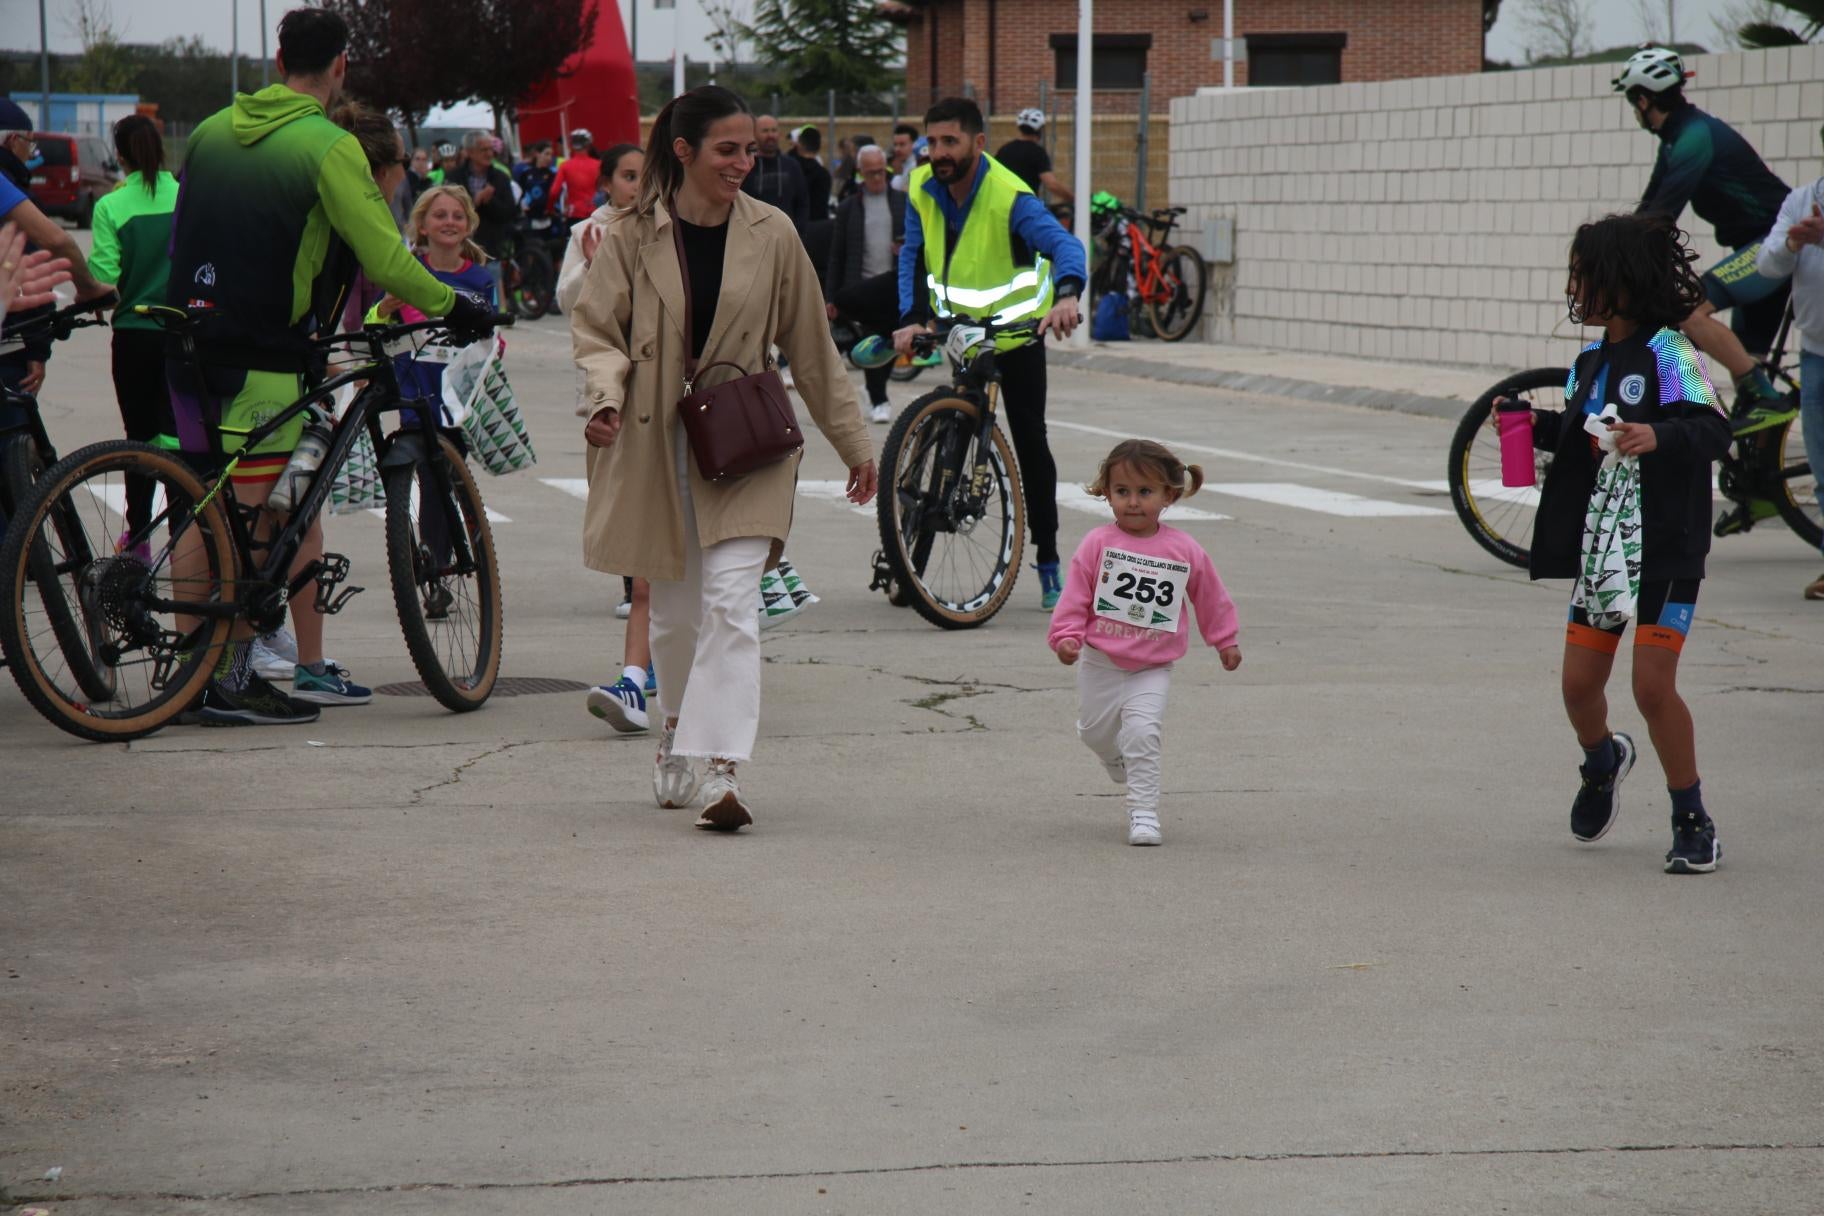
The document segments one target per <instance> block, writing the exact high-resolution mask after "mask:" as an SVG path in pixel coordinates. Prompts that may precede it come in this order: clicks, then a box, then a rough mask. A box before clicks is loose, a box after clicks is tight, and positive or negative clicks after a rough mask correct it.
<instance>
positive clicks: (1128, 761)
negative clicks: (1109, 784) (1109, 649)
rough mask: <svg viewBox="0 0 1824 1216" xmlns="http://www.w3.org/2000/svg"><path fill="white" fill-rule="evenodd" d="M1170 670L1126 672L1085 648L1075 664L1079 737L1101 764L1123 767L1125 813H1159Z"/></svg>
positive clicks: (1156, 669) (1091, 647)
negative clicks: (1124, 770) (1124, 774)
mask: <svg viewBox="0 0 1824 1216" xmlns="http://www.w3.org/2000/svg"><path fill="white" fill-rule="evenodd" d="M1171 687H1172V666H1171V664H1170V663H1167V664H1165V665H1164V666H1162V667H1148V668H1145V669H1144V670H1141V671H1127V670H1125V669H1124V668H1121V667H1117V666H1116V665H1115V662H1114V660H1113V659H1110V658H1109V657H1108V656H1107V655H1105V654H1103V653H1102V652H1101V651H1100V650H1097V649H1096V648H1095V647H1093V646H1091V645H1089V644H1088V643H1085V644H1084V646H1083V651H1082V657H1081V658H1079V659H1078V660H1077V737H1078V738H1079V739H1081V740H1083V742H1084V743H1085V744H1086V745H1087V746H1088V747H1089V750H1090V751H1092V752H1094V753H1096V758H1097V759H1099V760H1101V761H1102V763H1103V764H1105V765H1111V764H1116V763H1121V764H1125V765H1126V766H1127V809H1128V810H1129V811H1157V810H1158V809H1159V754H1160V750H1161V743H1162V738H1163V734H1164V730H1165V698H1166V694H1167V693H1168V692H1170V691H1171Z"/></svg>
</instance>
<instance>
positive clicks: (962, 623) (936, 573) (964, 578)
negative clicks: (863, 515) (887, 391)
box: [868, 320, 1038, 629]
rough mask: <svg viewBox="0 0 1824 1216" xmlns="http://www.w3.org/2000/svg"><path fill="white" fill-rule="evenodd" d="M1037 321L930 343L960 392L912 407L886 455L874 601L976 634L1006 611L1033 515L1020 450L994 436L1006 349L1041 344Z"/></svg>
mask: <svg viewBox="0 0 1824 1216" xmlns="http://www.w3.org/2000/svg"><path fill="white" fill-rule="evenodd" d="M1037 335H1038V321H1037V320H1032V321H1022V322H1019V323H1017V324H1014V325H994V324H992V323H989V324H979V325H960V324H959V325H953V326H952V327H951V328H950V329H949V330H948V331H947V332H942V333H932V334H920V335H918V336H917V337H916V338H914V339H913V340H912V347H913V351H914V352H915V353H920V354H922V353H927V352H929V351H933V350H936V349H939V344H940V343H941V345H942V349H943V351H944V353H945V355H946V356H947V357H948V358H949V361H950V365H951V367H952V369H953V371H954V382H953V383H952V384H951V385H950V386H949V387H947V388H941V389H935V390H933V391H932V392H929V393H927V394H925V395H924V396H923V397H920V398H919V399H918V400H917V401H914V402H913V403H912V404H911V405H909V406H907V407H906V408H905V410H904V412H902V413H901V414H900V416H899V417H898V419H896V420H895V421H894V423H893V426H892V429H890V430H889V431H888V432H887V440H886V443H885V444H884V445H883V446H882V448H881V453H880V495H879V498H878V499H877V500H876V501H877V506H876V513H877V517H878V519H879V523H880V549H879V550H878V551H877V552H876V553H875V554H874V579H873V581H872V582H871V583H870V584H869V586H868V589H869V590H870V591H878V590H885V591H886V593H887V598H888V600H890V601H891V602H892V603H894V604H896V605H899V606H901V607H908V606H909V607H911V608H912V609H913V610H915V611H916V612H917V613H918V614H919V615H920V616H922V617H924V618H925V619H926V620H927V621H930V622H931V623H932V624H933V625H937V626H939V627H941V628H944V629H973V628H975V627H976V626H978V625H982V624H985V623H986V622H988V621H989V620H991V619H992V618H993V617H994V614H995V613H997V612H999V611H1000V610H1001V607H1002V606H1003V605H1004V604H1006V602H1007V597H1008V596H1009V595H1011V594H1012V593H1013V584H1014V580H1015V579H1016V578H1017V577H1018V576H1019V572H1020V553H1021V550H1022V549H1023V548H1024V547H1025V543H1026V504H1025V500H1024V499H1023V498H1021V496H1020V470H1019V465H1018V464H1017V463H1016V462H1015V461H1014V456H1013V448H1012V447H1011V446H1010V445H1009V443H1008V442H1007V437H1006V435H1004V434H1003V433H1002V432H1001V430H1000V428H999V427H997V426H995V424H994V419H995V409H996V407H997V405H998V404H999V401H1000V389H1001V371H1000V366H999V360H998V359H997V358H996V353H997V352H996V345H995V343H996V339H1022V338H1034V339H1036V337H1037Z"/></svg>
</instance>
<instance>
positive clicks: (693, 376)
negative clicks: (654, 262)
mask: <svg viewBox="0 0 1824 1216" xmlns="http://www.w3.org/2000/svg"><path fill="white" fill-rule="evenodd" d="M671 243H672V245H673V246H675V247H676V249H677V251H678V273H679V274H680V275H682V276H683V278H684V392H683V396H686V397H688V396H690V393H691V390H692V388H694V387H695V385H696V382H697V352H696V346H697V329H696V323H695V322H694V321H693V320H692V319H691V300H690V259H689V258H688V257H686V256H685V254H684V229H683V226H682V221H680V220H679V219H678V213H677V210H676V209H675V208H673V209H672V210H671Z"/></svg>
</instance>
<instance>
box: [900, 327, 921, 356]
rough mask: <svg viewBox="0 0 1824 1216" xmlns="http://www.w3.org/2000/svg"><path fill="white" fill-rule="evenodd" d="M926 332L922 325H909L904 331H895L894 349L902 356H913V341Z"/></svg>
mask: <svg viewBox="0 0 1824 1216" xmlns="http://www.w3.org/2000/svg"><path fill="white" fill-rule="evenodd" d="M924 332H925V327H924V326H922V325H908V326H906V327H905V328H903V329H896V330H894V331H893V349H894V350H896V351H898V352H899V353H900V354H902V355H909V354H911V353H912V339H914V338H916V337H918V335H920V334H922V333H924Z"/></svg>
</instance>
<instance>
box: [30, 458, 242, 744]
mask: <svg viewBox="0 0 1824 1216" xmlns="http://www.w3.org/2000/svg"><path fill="white" fill-rule="evenodd" d="M112 472H118V473H120V474H121V475H122V477H123V480H124V477H125V476H126V475H127V474H128V473H129V472H135V473H138V474H139V475H142V476H146V477H151V478H153V479H155V480H157V481H164V482H167V483H169V484H170V485H171V486H173V487H175V488H176V489H177V491H178V493H179V494H181V495H182V499H181V501H187V502H198V501H201V500H202V499H203V498H204V496H205V495H206V494H207V493H208V491H207V489H206V488H205V487H204V486H203V484H202V482H201V481H200V480H198V478H197V476H196V474H195V473H194V472H192V471H191V470H190V468H189V466H187V465H185V464H184V463H183V462H182V461H180V460H178V459H176V458H175V457H173V456H172V455H170V454H169V453H166V452H162V451H160V450H159V449H157V448H155V447H152V446H151V445H150V444H145V443H139V442H137V441H134V440H128V439H112V440H109V441H107V442H105V443H97V444H92V445H90V446H89V447H86V448H82V449H80V450H79V451H76V452H72V453H71V454H70V455H69V456H66V457H65V458H64V459H62V460H60V461H58V462H57V464H56V465H54V466H53V467H52V468H51V470H50V471H49V472H47V473H45V474H44V476H43V477H41V478H40V479H39V480H38V484H37V486H36V488H35V489H34V490H33V492H32V494H31V496H30V498H29V499H28V500H27V502H26V503H25V504H24V505H23V506H22V507H21V508H20V511H19V519H18V520H17V521H15V525H14V526H12V527H9V528H8V530H7V535H6V541H5V544H4V545H0V644H3V645H4V646H5V649H6V653H7V655H8V657H9V658H10V659H11V667H12V671H13V678H14V680H15V681H16V682H17V683H18V685H19V691H20V692H21V693H23V694H24V695H25V699H26V700H27V701H29V702H30V703H31V705H32V707H33V708H34V709H36V710H37V711H38V712H39V713H41V714H43V715H44V717H45V719H46V720H47V721H49V722H50V723H52V724H53V725H54V726H56V727H58V728H59V729H61V730H63V731H66V732H68V733H69V734H72V735H76V736H78V737H79V738H83V739H89V740H93V741H95V742H98V743H121V742H126V741H128V740H132V739H141V738H144V737H145V736H147V735H149V734H151V733H152V732H154V731H156V730H158V729H159V728H161V727H163V726H165V725H166V724H168V723H169V722H170V721H171V720H172V719H173V718H175V717H177V715H178V714H180V713H182V712H183V711H184V709H185V708H186V707H188V706H189V704H190V703H191V701H193V700H194V699H195V698H196V696H197V694H199V693H201V692H202V690H203V686H204V685H205V684H207V683H208V681H209V677H210V674H211V672H212V670H213V668H214V665H215V660H216V658H217V657H218V656H219V654H220V652H221V647H222V646H223V645H224V644H225V643H226V642H227V641H228V636H229V632H230V630H231V629H232V627H233V622H232V621H230V620H229V619H228V618H226V617H217V618H214V619H212V620H211V621H209V622H208V623H207V625H206V626H205V632H204V633H203V635H202V636H201V638H200V642H199V644H198V645H197V646H195V647H193V648H192V650H191V652H190V653H191V658H190V659H189V660H188V661H187V662H186V663H185V665H184V667H183V669H182V670H181V672H180V673H179V678H178V679H176V680H174V681H172V682H171V683H168V684H167V685H166V686H165V687H164V688H163V689H162V690H160V691H159V692H158V694H157V695H156V696H155V697H152V698H151V699H149V700H147V701H146V702H145V703H144V704H142V705H138V706H133V705H121V706H113V705H112V704H111V702H110V703H109V704H103V705H97V704H93V703H90V702H80V701H76V700H74V699H72V698H71V697H70V696H68V695H67V693H66V690H64V689H62V688H59V687H58V686H56V684H55V683H54V682H53V680H52V678H51V676H50V674H49V673H48V672H47V671H46V670H45V668H44V664H43V661H42V660H41V658H40V655H39V654H38V652H37V650H36V649H35V647H34V646H33V644H32V638H31V636H30V632H29V627H28V624H27V619H26V617H27V606H26V598H25V597H26V596H27V594H29V591H28V588H30V587H32V586H34V585H35V584H34V580H33V577H32V574H31V563H32V560H33V559H32V557H31V554H30V550H31V548H32V547H33V546H34V545H44V544H46V543H48V542H46V541H45V539H44V536H45V531H44V530H45V529H46V528H47V527H48V528H50V529H52V531H53V532H54V533H56V534H58V535H59V536H60V537H61V536H67V531H68V528H69V523H68V518H69V514H70V513H72V512H73V511H74V508H73V507H72V505H71V500H72V499H73V498H75V497H77V496H79V495H80V494H82V493H84V492H86V488H85V486H84V483H85V482H87V481H88V480H89V479H91V478H93V477H97V476H102V475H106V474H108V473H112ZM92 497H93V496H92ZM167 498H168V500H169V499H175V498H176V495H167ZM60 515H62V516H64V518H63V519H61V520H60V519H59V516H60ZM177 526H179V527H181V528H194V529H196V531H197V536H198V538H199V542H200V544H201V546H202V548H201V549H200V550H198V552H199V553H200V554H201V555H202V560H203V561H204V562H206V563H207V564H208V565H209V566H210V567H211V568H212V570H213V573H212V575H211V577H212V579H213V580H214V582H215V587H214V589H213V592H212V594H213V596H214V597H215V598H217V599H219V600H223V601H226V600H231V599H232V598H233V594H234V579H235V575H236V569H237V566H236V563H237V556H236V553H235V549H234V546H233V544H232V542H231V540H230V536H231V529H230V527H229V523H228V517H227V515H226V513H225V511H224V509H223V506H222V502H221V499H220V498H215V499H212V500H210V501H209V502H208V503H207V504H206V505H205V506H204V507H203V508H202V510H201V511H200V512H199V513H198V514H197V515H196V517H195V518H194V519H192V518H191V517H190V516H189V515H188V514H186V515H185V516H184V517H183V519H182V520H181V521H179V522H178V524H177ZM84 547H85V548H86V549H88V550H89V551H90V558H89V564H90V566H91V567H98V566H100V564H101V563H102V562H104V561H107V560H109V559H113V558H114V554H113V552H112V550H111V549H103V550H101V551H99V552H96V551H95V550H96V546H92V545H85V546H84ZM69 573H70V574H71V575H72V577H74V578H75V579H77V580H81V579H82V578H84V577H85V575H86V573H87V571H84V570H73V571H70V572H69ZM61 577H62V576H61V574H60V575H59V578H61ZM186 594H194V592H187V593H186ZM199 602H200V601H199ZM47 615H48V614H47ZM58 645H59V648H60V650H61V648H62V647H63V646H64V645H65V643H64V642H63V641H62V639H61V638H59V639H58ZM85 645H86V642H85ZM85 653H86V652H85ZM66 661H67V656H66ZM72 674H73V675H74V676H75V678H76V679H77V681H78V683H81V682H82V676H81V673H80V672H79V671H73V673H72Z"/></svg>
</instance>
